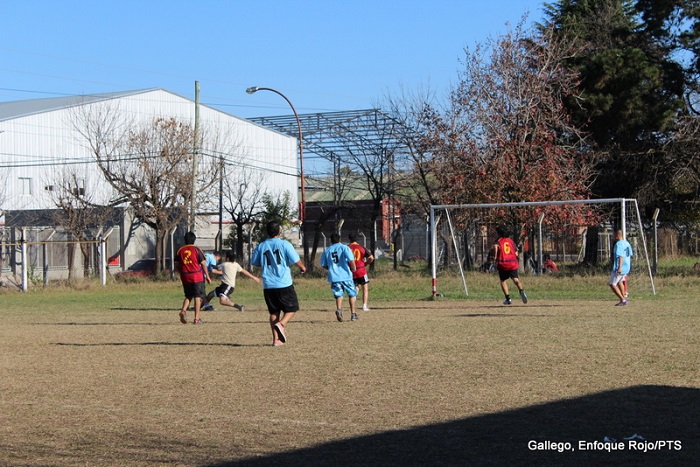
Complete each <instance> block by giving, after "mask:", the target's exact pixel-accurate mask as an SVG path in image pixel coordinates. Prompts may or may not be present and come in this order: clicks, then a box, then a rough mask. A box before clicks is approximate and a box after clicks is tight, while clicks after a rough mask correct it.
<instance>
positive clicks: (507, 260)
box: [495, 238, 518, 271]
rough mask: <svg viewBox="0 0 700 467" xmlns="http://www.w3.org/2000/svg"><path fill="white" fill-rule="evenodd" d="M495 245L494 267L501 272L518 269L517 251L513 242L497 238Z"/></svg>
mask: <svg viewBox="0 0 700 467" xmlns="http://www.w3.org/2000/svg"><path fill="white" fill-rule="evenodd" d="M495 245H498V256H497V257H496V267H497V268H498V269H499V270H501V271H515V270H516V269H518V249H517V248H516V247H515V242H514V241H513V240H511V239H510V238H499V239H498V240H497V241H496V243H495Z"/></svg>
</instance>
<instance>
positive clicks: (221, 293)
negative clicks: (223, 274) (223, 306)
mask: <svg viewBox="0 0 700 467" xmlns="http://www.w3.org/2000/svg"><path fill="white" fill-rule="evenodd" d="M214 292H216V296H217V297H230V296H231V294H232V293H233V287H231V286H230V285H228V284H225V283H223V282H222V283H221V285H219V286H218V287H217V288H216V289H214Z"/></svg>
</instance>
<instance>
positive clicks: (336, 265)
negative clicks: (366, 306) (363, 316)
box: [321, 233, 358, 322]
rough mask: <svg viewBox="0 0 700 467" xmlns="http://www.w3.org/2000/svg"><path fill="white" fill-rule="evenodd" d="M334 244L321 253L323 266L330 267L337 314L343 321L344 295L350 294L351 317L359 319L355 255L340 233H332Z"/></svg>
mask: <svg viewBox="0 0 700 467" xmlns="http://www.w3.org/2000/svg"><path fill="white" fill-rule="evenodd" d="M331 243H332V245H331V246H329V247H328V248H326V249H325V250H324V251H323V255H321V266H322V267H324V268H326V269H328V282H330V283H331V290H332V291H333V296H334V297H335V316H336V318H337V319H338V321H341V322H342V321H343V297H344V296H345V294H346V293H347V294H348V297H349V302H350V317H351V318H350V319H351V320H352V321H357V320H358V316H357V313H356V312H355V301H356V300H357V298H356V297H357V288H356V287H355V282H354V281H353V280H352V273H353V272H355V256H354V255H353V253H352V250H351V249H350V247H349V246H347V245H343V244H342V243H340V235H338V234H337V233H334V234H332V235H331Z"/></svg>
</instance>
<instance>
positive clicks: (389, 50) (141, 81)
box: [0, 0, 543, 117]
mask: <svg viewBox="0 0 700 467" xmlns="http://www.w3.org/2000/svg"><path fill="white" fill-rule="evenodd" d="M542 5H543V3H542V1H539V0H538V1H535V0H423V1H418V0H404V1H400V0H385V1H383V0H367V1H366V0H346V1H336V0H296V1H294V0H289V1H283V0H257V1H245V2H244V1H241V0H228V1H227V0H199V1H197V0H193V1H184V0H170V1H165V0H138V1H135V0H122V1H118V2H117V1H107V0H91V1H87V0H62V1H53V0H51V1H49V0H4V1H2V2H1V3H0V77H1V78H0V101H3V102H4V101H14V100H23V99H34V98H41V97H55V96H64V95H75V94H94V93H102V92H114V91H127V90H136V89H145V88H164V89H167V90H169V91H172V92H175V93H177V94H180V95H182V96H184V97H187V98H190V99H192V98H194V88H195V85H194V82H195V81H199V83H200V89H201V101H202V102H203V103H205V104H208V105H212V106H214V107H217V108H220V109H221V110H224V111H226V112H229V113H232V114H234V115H238V116H241V117H256V116H263V115H284V114H289V113H290V112H289V107H288V105H287V104H286V102H284V100H283V99H281V98H280V97H279V96H276V95H275V94H274V93H269V92H260V93H257V94H254V95H248V94H246V93H245V89H246V88H247V87H249V86H253V85H257V86H265V87H271V88H274V89H277V90H278V91H280V92H282V93H283V94H285V95H286V96H287V97H288V98H289V99H290V101H291V102H292V103H293V104H294V106H295V107H296V109H297V111H298V112H299V113H312V112H327V111H338V110H356V109H366V108H371V107H375V106H376V105H377V103H378V102H380V100H381V98H382V97H383V96H385V95H386V94H387V93H393V92H396V90H397V89H398V88H399V87H403V88H405V89H407V90H415V89H418V88H419V87H425V86H429V87H430V89H432V90H433V91H437V92H438V93H439V92H442V91H444V90H446V89H447V87H448V86H449V84H450V83H451V82H454V81H455V80H456V79H457V77H458V69H459V60H460V58H461V57H462V55H463V50H464V48H465V47H470V48H471V47H473V46H474V45H475V44H476V43H483V42H485V41H486V39H487V38H488V37H494V36H498V35H499V34H502V33H504V32H505V31H506V30H507V27H508V26H507V23H509V24H511V25H513V26H514V25H516V24H517V23H518V22H519V21H520V20H521V19H522V17H523V15H524V14H528V21H527V23H528V24H530V23H532V22H533V21H541V20H542Z"/></svg>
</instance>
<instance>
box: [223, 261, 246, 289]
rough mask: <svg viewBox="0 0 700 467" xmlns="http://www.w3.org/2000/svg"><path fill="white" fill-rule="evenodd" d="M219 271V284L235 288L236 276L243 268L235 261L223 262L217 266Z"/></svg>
mask: <svg viewBox="0 0 700 467" xmlns="http://www.w3.org/2000/svg"><path fill="white" fill-rule="evenodd" d="M219 270H220V271H221V273H222V274H221V282H223V283H224V284H228V285H230V286H231V287H236V275H237V274H238V273H239V272H241V271H242V270H243V267H241V265H240V264H238V263H237V262H235V261H234V262H233V263H231V262H228V261H225V262H223V263H221V264H220V265H219Z"/></svg>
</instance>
